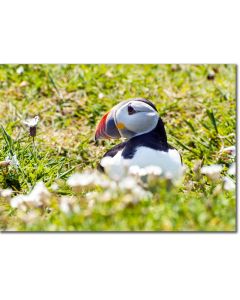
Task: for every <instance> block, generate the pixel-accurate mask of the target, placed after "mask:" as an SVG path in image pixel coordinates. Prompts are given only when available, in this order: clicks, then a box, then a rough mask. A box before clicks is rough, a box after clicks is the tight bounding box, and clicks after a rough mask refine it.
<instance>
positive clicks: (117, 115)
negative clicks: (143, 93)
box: [95, 99, 159, 139]
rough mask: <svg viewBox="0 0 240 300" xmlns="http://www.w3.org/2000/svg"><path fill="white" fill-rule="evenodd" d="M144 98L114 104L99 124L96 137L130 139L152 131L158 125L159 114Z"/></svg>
mask: <svg viewBox="0 0 240 300" xmlns="http://www.w3.org/2000/svg"><path fill="white" fill-rule="evenodd" d="M143 100H145V99H142V101H141V99H139V100H136V99H133V100H128V101H123V102H121V103H119V104H118V105H116V106H114V107H113V108H112V110H111V111H110V112H109V113H107V114H105V115H104V116H103V118H102V119H101V121H100V123H99V124H98V126H97V130H96V134H95V139H101V138H120V137H123V138H127V139H129V138H132V137H134V136H137V135H141V134H144V133H147V132H150V131H152V130H153V129H154V128H155V127H156V126H157V123H158V120H159V115H158V112H157V111H156V110H155V109H154V107H152V106H151V105H149V104H148V102H147V101H146V100H145V102H144V101H143ZM149 103H150V102H149Z"/></svg>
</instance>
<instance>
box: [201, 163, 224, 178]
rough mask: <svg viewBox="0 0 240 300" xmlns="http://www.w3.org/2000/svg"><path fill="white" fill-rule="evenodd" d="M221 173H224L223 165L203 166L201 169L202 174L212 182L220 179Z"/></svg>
mask: <svg viewBox="0 0 240 300" xmlns="http://www.w3.org/2000/svg"><path fill="white" fill-rule="evenodd" d="M221 171H222V165H210V166H203V167H202V168H201V173H202V174H204V175H206V176H207V177H209V178H210V179H212V180H216V179H218V178H219V176H220V173H221Z"/></svg>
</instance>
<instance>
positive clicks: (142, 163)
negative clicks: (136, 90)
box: [95, 98, 182, 179]
mask: <svg viewBox="0 0 240 300" xmlns="http://www.w3.org/2000/svg"><path fill="white" fill-rule="evenodd" d="M120 138H123V139H124V141H123V142H122V143H120V144H117V145H116V146H114V147H113V148H112V149H110V150H109V151H107V152H106V153H105V154H104V156H103V158H102V159H101V162H100V165H99V168H98V169H99V170H101V171H104V163H103V161H104V159H105V158H106V157H108V158H109V159H111V163H112V164H115V165H121V164H122V165H123V164H125V165H128V166H129V167H130V166H137V167H139V168H146V167H148V166H157V167H159V168H160V169H161V171H162V174H163V175H166V176H169V177H171V178H173V179H178V178H180V177H181V175H182V157H181V155H180V153H179V152H178V151H177V149H175V148H174V147H172V146H171V145H169V143H168V141H167V134H166V131H165V127H164V123H163V121H162V119H161V117H160V116H159V113H158V111H157V108H156V106H155V105H154V104H153V103H152V102H151V101H149V100H147V99H145V98H134V99H129V100H125V101H122V102H120V103H119V104H117V105H115V106H114V107H113V108H112V109H111V110H110V111H109V112H107V113H106V114H105V115H104V116H103V117H102V119H101V120H100V122H99V124H98V125H97V128H96V131H95V140H96V141H97V140H99V139H120Z"/></svg>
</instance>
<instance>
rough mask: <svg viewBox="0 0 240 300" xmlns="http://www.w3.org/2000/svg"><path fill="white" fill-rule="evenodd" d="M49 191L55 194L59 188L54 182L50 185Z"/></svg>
mask: <svg viewBox="0 0 240 300" xmlns="http://www.w3.org/2000/svg"><path fill="white" fill-rule="evenodd" d="M51 189H52V190H53V191H54V192H56V191H57V190H58V189H59V186H58V184H57V183H56V182H54V183H53V184H52V185H51Z"/></svg>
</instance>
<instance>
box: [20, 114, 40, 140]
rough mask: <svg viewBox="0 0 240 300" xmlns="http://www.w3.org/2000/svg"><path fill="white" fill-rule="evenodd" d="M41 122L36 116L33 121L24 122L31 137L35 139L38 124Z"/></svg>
mask: <svg viewBox="0 0 240 300" xmlns="http://www.w3.org/2000/svg"><path fill="white" fill-rule="evenodd" d="M38 121H39V116H35V117H34V118H32V119H29V120H26V121H23V124H25V125H27V126H28V127H29V135H30V136H32V137H33V138H34V137H35V136H36V134H37V124H38Z"/></svg>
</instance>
